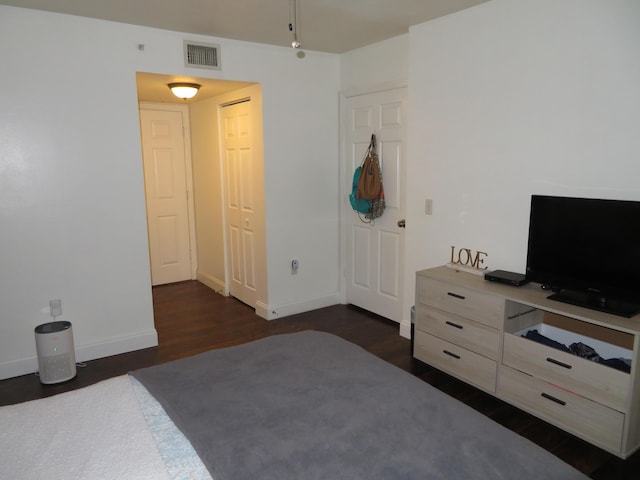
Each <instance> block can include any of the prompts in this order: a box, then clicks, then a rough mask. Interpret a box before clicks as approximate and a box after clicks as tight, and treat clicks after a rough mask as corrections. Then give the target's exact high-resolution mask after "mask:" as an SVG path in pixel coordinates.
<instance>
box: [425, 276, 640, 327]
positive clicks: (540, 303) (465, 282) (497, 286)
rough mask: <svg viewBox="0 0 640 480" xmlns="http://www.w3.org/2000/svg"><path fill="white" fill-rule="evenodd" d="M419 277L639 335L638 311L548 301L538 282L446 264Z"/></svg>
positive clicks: (639, 321)
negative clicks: (504, 280) (624, 313)
mask: <svg viewBox="0 0 640 480" xmlns="http://www.w3.org/2000/svg"><path fill="white" fill-rule="evenodd" d="M416 275H417V276H418V277H424V278H430V279H432V280H437V281H441V282H447V283H450V284H452V285H459V286H463V287H467V288H472V289H474V290H478V291H481V292H484V293H486V294H491V295H499V296H501V297H504V299H505V300H512V301H514V302H519V303H523V304H526V305H530V306H532V307H536V308H539V309H542V310H546V311H548V312H552V313H557V314H559V315H565V316H569V317H573V318H576V319H578V320H583V321H585V322H588V323H594V324H597V325H601V326H604V327H608V328H615V329H619V330H623V331H625V332H628V333H633V334H640V314H639V315H636V316H634V317H631V318H625V317H620V316H617V315H611V314H608V313H605V312H600V311H598V310H591V309H588V308H583V307H579V306H576V305H569V304H566V303H562V302H558V301H555V300H549V299H548V298H547V297H548V296H549V294H550V292H549V291H545V290H542V289H541V288H540V285H539V284H537V283H528V284H526V285H523V286H521V287H514V286H511V285H506V284H501V283H496V282H491V281H488V280H485V279H484V272H482V274H475V273H469V272H466V271H464V270H457V269H455V268H451V267H448V266H441V267H436V268H428V269H425V270H420V271H418V272H416Z"/></svg>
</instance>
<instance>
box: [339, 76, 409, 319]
mask: <svg viewBox="0 0 640 480" xmlns="http://www.w3.org/2000/svg"><path fill="white" fill-rule="evenodd" d="M406 98H407V91H406V88H398V89H392V90H386V91H382V92H376V93H370V94H366V95H358V96H353V97H348V98H346V101H345V109H344V113H345V118H344V120H343V129H344V138H345V145H346V157H347V161H346V162H345V173H344V174H345V175H346V178H348V179H349V180H351V178H352V177H353V172H354V170H355V169H356V167H357V166H358V165H360V164H361V163H362V160H363V158H364V155H365V153H366V150H367V147H368V145H369V141H370V139H371V134H372V133H375V134H376V137H377V148H378V156H379V159H380V164H381V168H382V182H383V186H384V193H385V200H386V210H385V212H384V214H383V215H382V216H381V217H379V218H377V219H375V223H374V224H373V225H370V224H367V223H364V222H362V221H361V219H360V218H359V217H358V214H357V213H356V212H354V211H353V210H351V209H350V208H349V212H348V213H347V220H346V226H347V228H346V236H347V242H346V244H347V247H346V248H347V278H346V300H347V302H348V303H352V304H354V305H357V306H359V307H362V308H364V309H366V310H369V311H371V312H374V313H377V314H378V315H382V316H383V317H386V318H389V319H391V320H394V321H396V322H400V321H401V320H402V307H403V301H404V291H403V281H402V280H403V264H404V228H402V227H400V226H399V224H398V222H399V221H401V220H404V192H403V186H404V165H405V159H404V156H405V145H406V140H405V139H406ZM349 185H351V182H350V181H349ZM363 217H364V216H363Z"/></svg>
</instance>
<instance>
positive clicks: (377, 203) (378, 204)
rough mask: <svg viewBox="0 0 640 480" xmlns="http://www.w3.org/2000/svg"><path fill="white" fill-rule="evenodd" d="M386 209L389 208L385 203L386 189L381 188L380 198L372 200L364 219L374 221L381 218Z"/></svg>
mask: <svg viewBox="0 0 640 480" xmlns="http://www.w3.org/2000/svg"><path fill="white" fill-rule="evenodd" d="M386 207H387V204H386V202H385V201H384V188H382V187H381V189H380V196H379V197H378V198H376V199H375V200H371V206H370V207H369V211H368V212H367V214H366V215H365V216H364V218H366V219H369V220H373V219H374V218H378V217H381V216H382V214H383V213H384V209H385V208H386ZM369 223H371V224H372V225H373V222H369Z"/></svg>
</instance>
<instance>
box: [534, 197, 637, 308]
mask: <svg viewBox="0 0 640 480" xmlns="http://www.w3.org/2000/svg"><path fill="white" fill-rule="evenodd" d="M526 277H527V279H528V280H530V281H532V282H537V283H540V284H542V286H543V288H548V289H550V290H553V291H555V292H556V293H555V294H554V295H551V296H550V297H549V298H553V299H555V300H559V301H563V302H566V303H572V304H575V305H581V306H584V307H587V308H592V309H596V310H602V311H605V312H609V313H613V314H616V315H622V316H625V317H631V316H633V315H635V314H636V313H637V312H638V311H640V202H634V201H626V200H602V199H592V198H569V197H555V196H545V195H533V196H532V197H531V215H530V219H529V244H528V249H527V270H526Z"/></svg>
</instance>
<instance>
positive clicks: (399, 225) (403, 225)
mask: <svg viewBox="0 0 640 480" xmlns="http://www.w3.org/2000/svg"><path fill="white" fill-rule="evenodd" d="M406 226H407V222H406V220H405V219H404V218H403V219H402V220H398V227H400V228H404V227H406Z"/></svg>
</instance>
